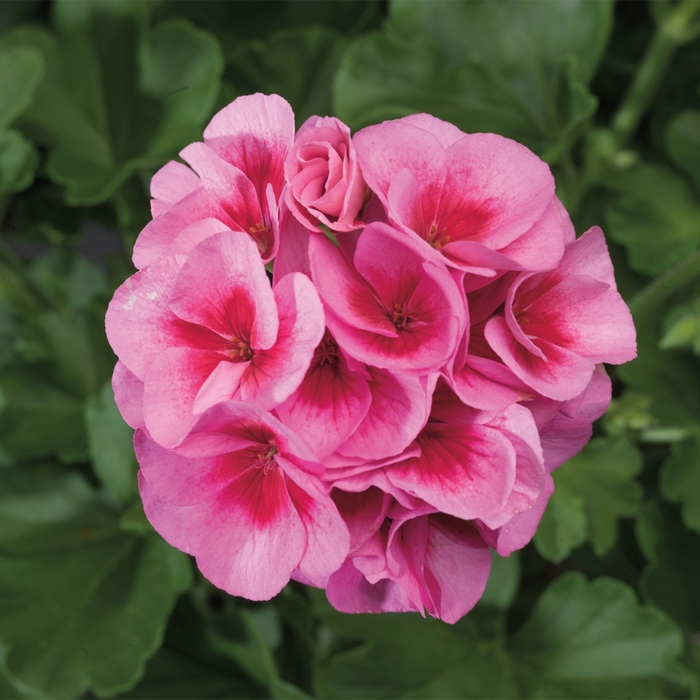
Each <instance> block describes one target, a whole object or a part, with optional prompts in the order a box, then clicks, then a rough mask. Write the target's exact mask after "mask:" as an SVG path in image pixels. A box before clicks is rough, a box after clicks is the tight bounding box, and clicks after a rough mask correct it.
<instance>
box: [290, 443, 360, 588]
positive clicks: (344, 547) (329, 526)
mask: <svg viewBox="0 0 700 700" xmlns="http://www.w3.org/2000/svg"><path fill="white" fill-rule="evenodd" d="M277 461H278V463H279V465H280V467H281V468H282V469H283V470H284V474H285V476H286V478H287V489H288V490H289V495H290V496H291V499H292V502H293V503H294V506H295V508H296V510H297V512H298V513H299V516H300V517H301V520H302V522H303V524H304V528H305V529H306V549H305V551H304V555H303V557H302V558H301V561H300V562H299V566H298V570H299V573H300V574H301V575H302V576H303V577H304V578H305V580H307V581H318V582H319V584H325V582H326V581H327V579H328V577H329V576H330V575H331V574H332V573H333V572H334V571H336V570H337V569H338V568H340V566H341V564H342V563H343V561H344V560H345V557H346V556H347V555H348V551H349V549H350V533H349V532H348V528H347V525H346V524H345V523H344V522H343V519H342V517H341V516H340V513H339V512H338V509H337V507H336V505H335V503H334V502H333V501H332V500H331V497H330V496H329V495H328V491H327V489H326V488H325V486H323V485H322V484H321V482H320V481H319V480H318V478H317V477H315V476H312V475H310V474H308V473H307V472H304V471H302V470H301V469H299V468H298V467H296V466H295V465H294V464H292V463H291V462H289V461H288V460H285V459H284V458H282V457H278V459H277Z"/></svg>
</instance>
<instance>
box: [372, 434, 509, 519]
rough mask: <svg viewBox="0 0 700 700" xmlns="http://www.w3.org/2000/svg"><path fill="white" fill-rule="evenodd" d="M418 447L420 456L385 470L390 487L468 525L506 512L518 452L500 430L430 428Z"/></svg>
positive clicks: (418, 439) (421, 437) (419, 439)
mask: <svg viewBox="0 0 700 700" xmlns="http://www.w3.org/2000/svg"><path fill="white" fill-rule="evenodd" d="M417 442H418V444H419V445H420V448H421V456H420V457H416V458H412V459H407V460H406V461H404V462H401V463H398V464H394V465H392V466H389V467H385V468H384V470H385V472H386V475H387V478H388V479H389V480H390V481H391V483H393V484H394V485H395V486H398V487H399V488H401V489H404V490H405V491H407V492H408V493H409V494H411V495H413V496H417V497H418V498H422V499H423V500H424V501H426V502H427V503H430V504H431V505H432V506H434V507H435V508H438V509H439V510H440V511H442V512H444V513H448V514H450V515H454V516H456V517H458V518H463V519H465V520H472V519H474V518H478V517H481V516H482V515H488V514H490V513H493V512H494V511H498V510H500V509H501V508H503V506H504V505H505V503H506V499H507V498H508V494H509V493H510V491H511V489H512V488H513V483H514V481H515V450H514V449H513V446H512V445H511V443H510V442H509V441H508V440H507V439H506V438H505V437H504V436H503V435H502V434H501V433H500V432H499V431H498V430H494V429H492V428H487V427H485V426H481V425H449V424H442V423H428V425H427V426H426V427H425V428H424V429H423V432H421V434H420V435H419V436H418V438H417Z"/></svg>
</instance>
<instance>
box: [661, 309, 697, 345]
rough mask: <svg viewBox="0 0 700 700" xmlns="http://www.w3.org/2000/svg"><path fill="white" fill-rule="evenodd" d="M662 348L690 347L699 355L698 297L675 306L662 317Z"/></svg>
mask: <svg viewBox="0 0 700 700" xmlns="http://www.w3.org/2000/svg"><path fill="white" fill-rule="evenodd" d="M664 328H665V331H664V334H663V337H662V338H661V341H660V342H659V347H660V348H661V349H662V350H667V349H677V348H690V349H692V350H693V352H694V353H695V354H696V355H700V299H696V300H695V301H693V302H691V303H690V304H681V305H679V306H675V307H674V308H673V309H671V311H670V312H669V313H668V315H667V316H666V318H665V319H664Z"/></svg>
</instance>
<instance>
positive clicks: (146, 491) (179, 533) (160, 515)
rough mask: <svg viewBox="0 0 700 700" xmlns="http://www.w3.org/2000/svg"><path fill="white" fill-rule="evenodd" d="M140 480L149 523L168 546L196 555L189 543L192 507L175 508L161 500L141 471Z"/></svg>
mask: <svg viewBox="0 0 700 700" xmlns="http://www.w3.org/2000/svg"><path fill="white" fill-rule="evenodd" d="M138 479H139V492H140V494H141V500H142V501H143V510H144V512H145V513H146V517H147V518H148V522H149V523H151V525H153V527H154V528H155V530H156V531H157V532H158V533H159V534H160V536H161V537H162V538H163V539H164V540H165V541H166V542H167V543H168V544H171V545H172V546H173V547H176V548H177V549H179V550H181V551H183V552H186V553H187V554H194V552H193V551H192V548H191V547H190V545H189V543H188V541H187V520H188V518H189V515H190V512H191V511H192V507H191V506H174V505H171V504H170V503H168V502H167V501H164V500H163V499H161V498H160V497H159V496H158V494H156V492H155V491H154V490H153V489H152V488H151V486H150V485H149V483H148V482H147V481H146V478H145V477H144V475H143V472H142V471H139V474H138Z"/></svg>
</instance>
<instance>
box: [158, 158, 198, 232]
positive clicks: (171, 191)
mask: <svg viewBox="0 0 700 700" xmlns="http://www.w3.org/2000/svg"><path fill="white" fill-rule="evenodd" d="M199 185H200V183H199V178H198V177H197V176H196V175H195V174H194V173H193V172H192V171H191V170H190V169H189V168H188V167H187V166H186V165H183V164H182V163H178V162H177V161H175V160H171V161H170V162H168V163H166V164H165V165H164V166H163V167H162V168H161V169H160V170H158V171H157V172H156V174H155V175H154V176H153V177H152V178H151V197H153V199H152V200H151V214H152V215H153V218H155V217H156V216H159V215H160V214H163V213H164V212H166V211H168V209H170V207H172V205H173V204H175V203H176V202H179V201H180V200H181V199H184V198H185V197H186V196H187V195H188V194H189V193H190V192H192V191H194V190H196V189H197V188H198V187H199Z"/></svg>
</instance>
